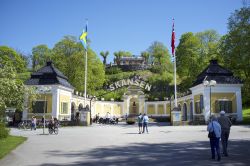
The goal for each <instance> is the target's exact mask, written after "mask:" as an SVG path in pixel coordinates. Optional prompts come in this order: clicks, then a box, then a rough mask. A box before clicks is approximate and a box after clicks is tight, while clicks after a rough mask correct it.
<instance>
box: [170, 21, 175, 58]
mask: <svg viewBox="0 0 250 166" xmlns="http://www.w3.org/2000/svg"><path fill="white" fill-rule="evenodd" d="M174 42H175V32H174V19H173V27H172V39H171V47H172V55H173V56H174V49H175V44H174Z"/></svg>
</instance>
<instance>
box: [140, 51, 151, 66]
mask: <svg viewBox="0 0 250 166" xmlns="http://www.w3.org/2000/svg"><path fill="white" fill-rule="evenodd" d="M149 56H150V54H149V52H147V51H143V52H141V57H143V58H144V59H145V62H146V63H147V64H148V60H149Z"/></svg>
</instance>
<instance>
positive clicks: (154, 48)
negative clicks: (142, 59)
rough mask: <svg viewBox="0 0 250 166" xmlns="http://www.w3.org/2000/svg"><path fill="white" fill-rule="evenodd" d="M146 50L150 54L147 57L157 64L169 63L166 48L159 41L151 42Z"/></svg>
mask: <svg viewBox="0 0 250 166" xmlns="http://www.w3.org/2000/svg"><path fill="white" fill-rule="evenodd" d="M148 52H149V54H150V56H149V59H150V60H151V61H152V62H154V63H155V62H156V63H158V64H160V65H161V64H166V63H170V59H169V57H170V55H169V52H168V49H167V48H166V47H165V46H164V44H163V43H161V42H157V41H155V42H153V43H152V45H151V46H150V47H149V48H148Z"/></svg>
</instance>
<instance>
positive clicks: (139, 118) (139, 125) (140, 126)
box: [137, 113, 143, 134]
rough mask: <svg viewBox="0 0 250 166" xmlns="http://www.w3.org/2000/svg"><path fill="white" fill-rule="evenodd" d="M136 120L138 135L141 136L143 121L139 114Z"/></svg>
mask: <svg viewBox="0 0 250 166" xmlns="http://www.w3.org/2000/svg"><path fill="white" fill-rule="evenodd" d="M137 120H138V127H139V134H141V133H142V120H143V117H142V114H141V113H140V114H139V116H138V118H137Z"/></svg>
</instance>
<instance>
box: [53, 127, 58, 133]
mask: <svg viewBox="0 0 250 166" xmlns="http://www.w3.org/2000/svg"><path fill="white" fill-rule="evenodd" d="M58 131H59V130H58V128H57V127H56V128H55V129H54V133H55V134H56V135H57V134H58Z"/></svg>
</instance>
